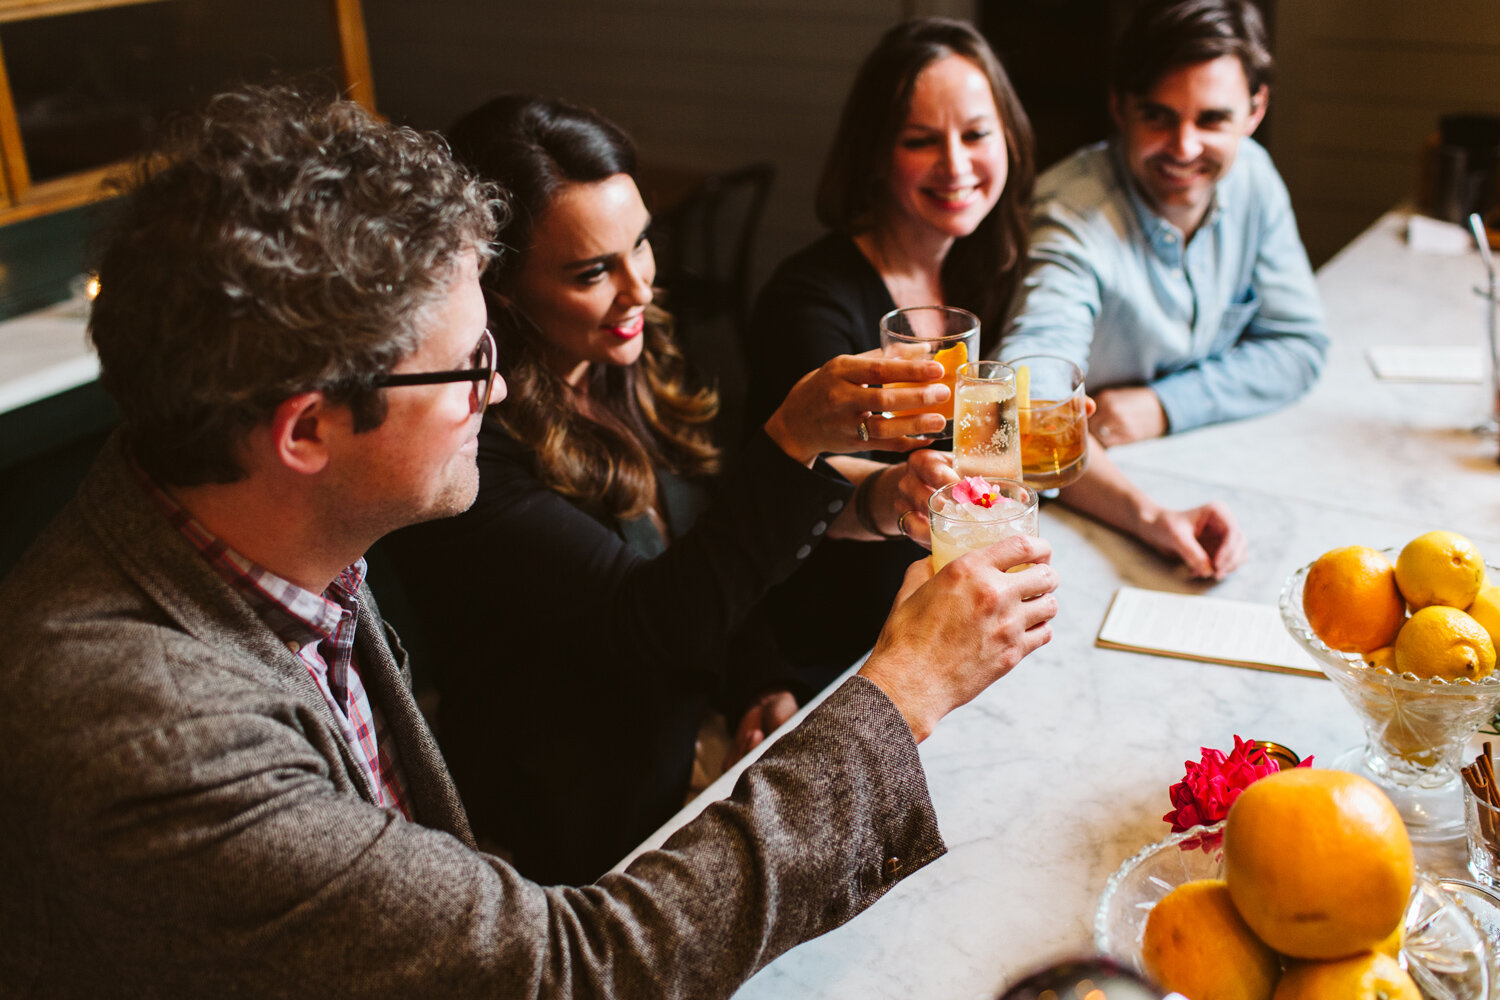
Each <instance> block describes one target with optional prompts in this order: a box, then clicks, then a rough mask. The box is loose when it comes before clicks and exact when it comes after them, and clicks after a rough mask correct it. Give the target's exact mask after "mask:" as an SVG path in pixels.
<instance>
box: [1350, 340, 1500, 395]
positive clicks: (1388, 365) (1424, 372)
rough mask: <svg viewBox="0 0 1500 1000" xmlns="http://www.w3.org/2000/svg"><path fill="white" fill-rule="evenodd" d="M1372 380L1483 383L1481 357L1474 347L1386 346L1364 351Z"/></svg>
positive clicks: (1482, 358) (1482, 360)
mask: <svg viewBox="0 0 1500 1000" xmlns="http://www.w3.org/2000/svg"><path fill="white" fill-rule="evenodd" d="M1365 356H1366V357H1368V358H1369V359H1370V368H1371V370H1373V371H1374V372H1375V377H1376V378H1378V379H1383V380H1385V381H1387V382H1454V383H1473V384H1476V385H1477V384H1478V383H1480V382H1482V381H1483V380H1484V354H1483V353H1482V352H1481V351H1480V349H1479V348H1478V347H1464V346H1452V345H1450V346H1436V347H1409V346H1406V345H1400V344H1389V345H1386V346H1384V347H1371V348H1369V349H1368V350H1367V351H1366V352H1365Z"/></svg>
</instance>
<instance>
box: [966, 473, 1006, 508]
mask: <svg viewBox="0 0 1500 1000" xmlns="http://www.w3.org/2000/svg"><path fill="white" fill-rule="evenodd" d="M953 499H955V500H957V501H958V502H959V503H970V504H974V505H975V506H978V507H984V508H990V507H993V506H995V504H997V503H1005V502H1007V501H1009V500H1010V497H1008V496H1004V495H1002V494H1001V492H1000V491H999V490H998V489H996V488H995V487H993V486H991V485H990V484H989V481H988V480H986V479H985V478H984V477H983V476H970V477H968V478H967V479H961V480H959V481H958V482H956V483H954V484H953Z"/></svg>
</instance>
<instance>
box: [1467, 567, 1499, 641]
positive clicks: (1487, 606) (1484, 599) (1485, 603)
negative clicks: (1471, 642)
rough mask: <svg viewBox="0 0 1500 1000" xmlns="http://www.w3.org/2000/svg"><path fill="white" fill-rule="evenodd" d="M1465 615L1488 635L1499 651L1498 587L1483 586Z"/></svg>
mask: <svg viewBox="0 0 1500 1000" xmlns="http://www.w3.org/2000/svg"><path fill="white" fill-rule="evenodd" d="M1465 614H1467V615H1468V616H1469V617H1470V618H1472V619H1474V620H1475V621H1476V622H1478V623H1479V624H1480V627H1482V628H1483V629H1484V630H1485V631H1486V632H1488V633H1489V634H1490V641H1491V642H1493V643H1494V644H1495V646H1496V647H1497V649H1500V587H1496V586H1492V585H1490V584H1488V583H1487V584H1485V586H1484V587H1483V589H1481V590H1480V591H1479V596H1478V597H1476V598H1474V603H1473V604H1471V605H1469V607H1468V608H1467V609H1466V611H1465Z"/></svg>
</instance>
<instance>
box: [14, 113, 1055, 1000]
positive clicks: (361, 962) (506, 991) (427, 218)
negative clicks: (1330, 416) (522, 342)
mask: <svg viewBox="0 0 1500 1000" xmlns="http://www.w3.org/2000/svg"><path fill="white" fill-rule="evenodd" d="M149 163H150V166H149V167H147V168H144V169H143V171H142V174H141V177H140V179H139V183H138V185H137V186H136V188H135V189H134V191H133V192H132V194H131V200H130V203H129V205H128V206H127V208H126V209H125V211H124V214H123V218H122V221H121V223H120V225H119V228H118V232H117V233H116V234H115V235H114V237H113V239H112V240H111V242H110V243H109V246H108V249H107V251H106V252H105V254H104V256H103V259H102V264H101V267H100V285H101V290H100V294H99V298H98V300H97V303H96V306H95V312H94V316H93V320H92V323H91V331H92V336H93V338H94V342H95V344H96V345H97V347H98V351H99V356H100V361H101V364H102V368H103V381H104V384H105V386H106V387H107V388H108V389H109V390H110V391H111V392H112V393H113V394H114V396H115V398H116V399H117V400H118V402H119V405H120V410H121V413H122V416H123V421H122V426H121V428H120V431H119V433H118V434H117V435H115V436H114V438H113V439H112V440H111V441H110V443H109V444H108V445H107V446H106V448H105V450H104V453H103V454H102V455H101V457H100V458H99V460H98V462H97V463H96V464H95V467H94V468H93V469H92V470H91V471H90V473H89V476H88V478H87V479H86V481H85V482H84V484H83V486H82V487H81V488H80V491H79V494H78V496H77V497H76V498H75V499H74V500H73V501H72V503H71V504H69V506H68V507H67V508H65V509H64V510H63V511H62V513H61V514H59V516H58V518H57V519H56V520H55V521H54V522H53V524H52V525H51V526H50V527H49V528H48V529H47V531H46V532H45V533H44V534H43V536H42V537H41V538H40V539H39V540H38V541H37V543H36V545H35V546H34V547H33V548H32V550H31V551H30V552H29V553H28V554H27V555H26V556H25V557H24V558H23V559H22V561H21V562H20V563H19V564H18V565H17V567H16V568H15V569H14V571H13V572H12V574H11V575H10V576H9V577H7V578H6V579H5V581H3V583H0V635H4V636H5V643H4V645H3V647H0V802H3V803H4V808H3V809H0V833H3V835H0V885H3V886H5V890H4V891H3V892H0V996H46V997H90V998H97V997H116V996H119V997H126V996H129V997H135V996H152V997H205V996H214V997H239V996H244V997H273V996H274V997H302V996H307V997H329V996H347V997H366V996H391V997H428V996H430V997H444V998H463V997H481V996H494V997H501V996H503V997H533V996H551V997H594V996H598V997H634V996H647V995H649V996H656V997H688V996H691V997H715V996H727V995H728V994H730V993H731V992H733V991H734V990H735V989H736V988H738V986H739V985H740V984H741V983H742V982H743V981H744V980H745V979H746V978H748V977H749V976H750V975H751V974H753V973H754V972H755V971H756V970H757V969H759V968H760V967H761V966H763V965H764V964H765V963H767V962H769V961H770V960H771V959H772V958H774V957H775V956H776V955H778V954H780V953H781V952H783V951H785V950H786V949H787V948H790V947H791V946H793V945H794V944H796V943H798V942H800V941H803V940H805V939H807V938H809V937H812V936H814V935H817V934H820V933H823V932H824V931H826V930H828V929H830V928H832V927H834V926H836V925H838V924H839V923H841V922H843V921H845V920H847V919H848V918H849V917H851V916H853V915H854V914H855V913H856V912H858V911H859V910H860V909H862V908H863V907H865V906H867V905H869V904H870V903H871V902H873V901H874V900H876V899H877V898H879V897H880V896H881V895H882V894H883V893H884V892H885V891H886V889H888V888H889V887H890V886H891V885H892V884H894V883H895V882H896V881H898V880H900V879H901V878H904V877H905V876H906V875H908V874H910V873H911V872H914V871H916V870H917V869H919V868H921V867H922V866H924V865H925V864H926V863H927V862H929V861H931V860H932V859H934V858H936V857H937V856H938V855H940V854H941V853H942V851H943V845H942V841H941V838H940V837H939V835H938V832H937V827H936V823H935V819H934V816H933V812H932V806H931V803H930V801H929V799H928V795H927V789H926V785H925V781H924V778H923V775H922V770H921V765H920V762H919V759H918V757H917V752H916V742H917V741H919V740H921V739H922V738H925V736H926V735H927V734H928V733H929V732H930V731H931V729H932V726H933V725H934V724H935V723H936V722H937V721H938V719H940V718H941V717H942V716H943V715H945V714H946V713H947V712H948V711H950V710H952V709H953V708H954V707H956V706H958V705H960V704H962V703H964V702H965V701H967V700H969V699H970V698H972V697H974V695H976V694H977V693H979V691H981V690H983V688H984V687H985V686H987V685H988V684H989V683H991V682H992V681H993V680H995V679H996V678H998V677H999V676H1001V675H1003V674H1004V673H1006V672H1007V671H1008V670H1010V669H1011V668H1012V667H1013V666H1015V664H1016V663H1017V662H1018V661H1019V660H1020V659H1021V658H1022V657H1023V656H1024V655H1025V654H1026V653H1027V652H1029V651H1030V650H1032V649H1034V648H1036V647H1037V646H1039V645H1041V644H1042V643H1044V642H1046V641H1047V639H1048V638H1049V637H1050V631H1049V629H1050V626H1049V624H1048V622H1049V620H1050V619H1051V617H1052V615H1053V613H1054V612H1055V608H1056V605H1055V603H1054V601H1053V598H1052V596H1051V590H1052V589H1053V588H1054V587H1055V585H1056V578H1055V576H1054V575H1053V574H1052V571H1051V569H1050V567H1049V566H1046V565H1045V564H1046V562H1047V559H1048V550H1047V548H1046V545H1045V543H1042V542H1039V541H1036V540H1034V539H1012V540H1010V541H1009V542H1007V543H1004V545H1003V546H998V547H996V551H995V552H994V553H993V554H991V555H985V554H984V553H977V554H975V555H974V556H972V557H966V559H965V560H960V561H958V562H956V563H955V564H954V566H955V567H957V569H950V570H945V571H944V573H942V574H940V575H938V576H937V577H934V578H932V579H931V580H930V581H929V580H927V577H928V576H930V575H931V574H930V571H927V570H921V569H916V570H914V572H913V573H912V574H911V577H910V580H909V583H908V587H907V588H906V590H905V591H904V592H903V595H902V599H901V603H900V604H899V606H898V607H897V609H896V610H895V611H894V612H893V615H892V619H891V622H890V625H889V626H888V628H887V631H886V633H885V634H884V635H883V636H882V638H881V642H880V646H879V647H878V648H877V650H876V651H875V652H874V653H873V654H872V655H871V657H870V658H869V661H868V662H867V663H866V664H865V666H864V667H863V669H862V670H861V672H860V676H857V677H855V678H853V679H852V680H851V681H850V682H848V683H847V684H846V685H845V686H844V687H843V688H841V689H840V690H839V691H837V692H835V693H834V694H833V695H832V696H831V697H830V698H829V699H828V700H827V702H825V703H824V705H823V706H822V707H821V708H820V709H818V710H817V711H815V712H813V713H811V714H810V715H809V717H808V718H807V719H806V720H805V722H804V723H803V724H802V725H801V726H799V727H798V728H797V729H796V730H795V731H793V732H791V733H790V734H788V735H787V736H785V737H784V738H783V739H782V740H781V741H780V742H779V743H778V744H777V745H776V746H774V747H772V748H771V750H770V752H768V753H767V754H766V756H765V757H764V758H763V759H762V760H761V761H760V762H759V763H757V764H756V765H755V766H754V767H752V768H750V769H749V770H748V771H747V772H746V774H745V775H744V777H743V778H742V780H741V783H740V785H739V787H738V789H737V790H736V793H735V795H734V796H733V797H731V798H730V799H729V800H727V801H725V802H723V803H718V804H716V805H714V806H712V807H710V809H709V810H708V811H707V812H706V813H705V814H704V816H703V817H702V818H700V819H699V820H697V821H695V822H693V823H691V824H689V825H688V826H687V827H685V828H684V829H683V830H681V831H679V832H678V833H677V834H676V835H675V836H674V837H673V838H672V839H671V840H669V841H668V842H667V845H666V846H665V848H664V849H662V850H660V851H654V852H649V853H647V854H645V855H644V856H643V857H641V858H640V859H638V860H637V861H636V862H635V863H634V864H632V865H631V866H630V868H629V869H627V870H626V871H625V872H623V873H621V874H616V875H610V876H606V877H605V878H604V879H602V880H601V881H600V882H599V883H598V884H597V885H594V886H590V887H587V888H582V889H574V888H565V887H554V888H543V887H541V886H538V885H535V884H532V883H529V882H527V881H525V880H524V879H522V878H520V877H519V876H518V875H517V874H516V872H515V871H514V870H513V869H512V868H511V867H510V866H509V865H507V864H506V863H505V862H504V861H503V860H501V859H500V858H497V857H494V856H491V855H487V854H484V853H482V852H480V851H479V850H478V849H477V847H476V845H475V843H474V839H473V837H472V835H471V833H470V829H469V824H468V821H467V819H466V815H465V811H464V808H463V805H462V804H461V803H460V801H459V798H458V795H457V793H456V792H455V791H454V787H453V783H452V781H451V780H450V779H449V776H448V772H447V769H446V767H445V766H444V763H443V759H442V756H441V754H440V753H439V751H438V748H437V745H436V744H435V742H434V740H433V736H432V733H431V732H430V731H429V729H428V727H427V725H426V724H425V723H424V721H423V719H422V716H421V714H420V712H419V711H418V710H417V706H416V703H415V701H414V700H413V698H412V696H411V693H410V673H409V671H408V668H407V664H406V655H405V652H404V651H403V650H402V648H401V645H400V642H399V641H398V640H397V638H396V635H395V633H394V632H393V631H392V630H391V629H390V628H389V627H388V626H387V625H386V624H385V623H384V622H383V621H382V619H381V617H380V613H379V611H378V609H377V608H376V606H375V602H374V599H373V597H372V595H371V593H370V590H369V588H368V587H367V586H366V584H365V580H364V576H365V563H364V559H363V553H364V552H365V551H366V549H367V548H368V546H369V545H370V544H371V543H373V542H374V541H375V540H376V539H378V538H379V537H380V536H381V535H383V534H384V533H386V532H388V531H390V530H392V529H394V528H396V527H400V526H402V525H406V524H410V523H413V522H416V521H420V520H423V519H428V518H435V517H442V516H446V515H451V514H453V513H456V512H458V511H461V510H463V509H465V508H466V507H467V506H468V505H469V504H470V503H472V502H473V499H474V496H475V492H476V490H477V487H478V476H477V472H476V466H475V448H476V435H477V433H478V430H479V423H480V419H481V416H482V414H483V412H484V409H485V407H486V406H488V405H490V404H492V403H495V402H498V401H499V400H500V399H501V398H503V396H504V391H505V387H504V384H503V382H501V381H500V380H498V379H496V377H495V345H494V341H493V339H492V337H491V335H490V333H489V331H488V330H486V329H485V304H484V299H483V297H482V295H481V293H480V287H479V282H478V278H479V273H480V270H481V268H482V267H483V265H484V263H485V261H486V260H487V258H488V256H489V254H490V252H491V250H490V240H491V238H492V236H493V233H494V230H495V220H496V212H497V211H499V210H502V209H500V207H499V206H500V202H498V201H497V192H496V191H494V190H493V189H491V188H489V187H488V186H486V185H485V184H483V183H481V182H479V181H477V180H476V179H475V178H473V177H472V176H470V175H469V174H467V173H466V172H465V171H464V170H462V169H461V168H460V167H458V166H456V165H455V164H454V163H453V161H452V160H451V159H450V157H449V156H448V154H447V151H446V149H445V148H444V146H443V144H442V143H441V141H440V140H437V139H435V138H433V137H431V136H425V135H421V134H418V133H415V132H412V131H410V130H407V129H402V128H397V127H394V126H391V125H388V124H385V123H383V122H381V121H379V120H377V119H375V118H374V117H373V116H371V115H369V114H367V113H366V112H364V111H362V110H361V109H359V108H358V107H356V106H354V105H352V104H348V103H342V102H334V103H331V104H330V103H322V102H315V101H309V100H307V99H304V98H303V97H301V96H299V95H297V94H296V93H294V92H290V91H286V90H244V91H240V92H237V93H233V94H228V95H222V96H220V97H218V98H216V99H214V100H213V101H211V102H210V103H209V105H208V107H207V109H206V112H205V113H203V114H201V115H199V116H197V117H194V118H192V119H190V120H188V121H187V123H186V125H185V127H183V128H182V129H180V130H179V131H178V132H177V133H176V135H175V138H174V140H173V141H172V142H171V144H170V145H169V146H168V147H167V148H166V149H165V150H164V151H163V152H162V154H161V155H158V156H156V157H154V158H153V159H152V160H151V161H149ZM1015 562H1031V563H1036V564H1039V565H1038V566H1037V568H1036V569H1034V570H1031V571H1027V572H1025V573H1020V574H1006V573H1004V572H1002V571H1001V569H1000V567H1001V566H1008V565H1011V564H1012V563H1015ZM486 569H488V567H483V566H477V565H476V566H454V567H453V572H454V573H458V574H464V575H466V576H467V577H469V578H470V579H472V580H473V581H474V584H475V585H476V586H482V585H483V579H484V572H483V571H484V570H486ZM497 721H498V722H499V723H500V724H503V720H497ZM510 805H511V807H512V808H517V809H525V808H527V803H525V802H515V803H511V804H510Z"/></svg>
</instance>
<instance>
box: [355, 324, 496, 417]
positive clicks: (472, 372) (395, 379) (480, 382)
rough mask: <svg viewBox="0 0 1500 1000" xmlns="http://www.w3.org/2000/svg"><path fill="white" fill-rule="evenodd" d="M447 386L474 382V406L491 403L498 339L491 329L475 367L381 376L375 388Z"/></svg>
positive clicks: (479, 347)
mask: <svg viewBox="0 0 1500 1000" xmlns="http://www.w3.org/2000/svg"><path fill="white" fill-rule="evenodd" d="M443 382H473V383H474V389H475V394H474V397H473V398H472V399H471V400H470V405H472V406H473V407H474V409H476V410H481V411H482V410H483V409H484V408H485V407H486V406H488V405H489V403H490V392H491V390H493V389H494V387H495V337H494V335H493V334H492V333H490V331H489V330H488V329H486V330H485V331H484V335H483V336H481V337H480V338H479V343H478V345H476V346H475V348H474V367H473V368H461V369H459V370H457V371H449V372H411V373H405V372H403V373H401V374H399V375H377V376H376V377H375V381H374V383H373V385H374V386H375V388H377V389H384V388H386V387H387V386H397V385H438V384H441V383H443Z"/></svg>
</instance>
